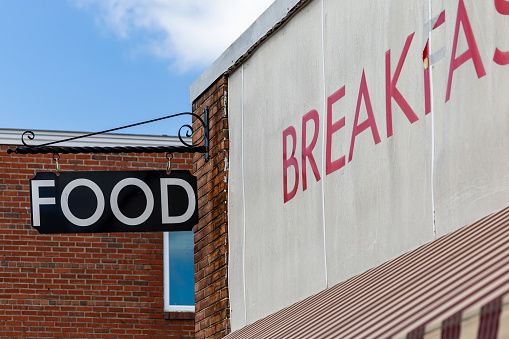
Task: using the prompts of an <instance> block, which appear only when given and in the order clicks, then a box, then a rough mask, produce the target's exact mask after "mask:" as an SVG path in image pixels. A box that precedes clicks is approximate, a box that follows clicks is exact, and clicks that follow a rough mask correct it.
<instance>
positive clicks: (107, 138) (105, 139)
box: [0, 129, 191, 147]
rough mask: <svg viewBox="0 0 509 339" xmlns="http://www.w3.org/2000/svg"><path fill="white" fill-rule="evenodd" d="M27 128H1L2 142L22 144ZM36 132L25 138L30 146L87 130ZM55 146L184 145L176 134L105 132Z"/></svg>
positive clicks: (188, 139) (75, 135) (189, 140)
mask: <svg viewBox="0 0 509 339" xmlns="http://www.w3.org/2000/svg"><path fill="white" fill-rule="evenodd" d="M23 132H25V130H21V129H0V144H2V145H13V146H18V145H19V146H21V145H23V144H22V142H21V136H22V135H23ZM32 132H33V133H34V134H35V139H34V140H29V139H28V138H25V142H26V143H27V144H28V145H30V146H36V145H41V144H45V143H48V142H55V141H59V140H64V139H69V138H74V137H78V136H82V135H86V134H88V133H86V132H64V131H45V130H32ZM183 140H184V141H185V142H187V143H188V144H191V138H183ZM55 146H68V147H84V146H96V147H113V146H182V143H181V142H180V140H179V138H178V137H175V136H171V137H169V136H154V135H139V134H114V133H105V134H97V135H94V136H90V137H86V138H83V139H77V140H73V141H67V142H62V143H57V144H55Z"/></svg>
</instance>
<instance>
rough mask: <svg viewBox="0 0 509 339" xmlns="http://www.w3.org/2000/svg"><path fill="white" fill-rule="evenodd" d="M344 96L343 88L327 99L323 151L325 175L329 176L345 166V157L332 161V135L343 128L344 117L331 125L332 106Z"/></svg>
mask: <svg viewBox="0 0 509 339" xmlns="http://www.w3.org/2000/svg"><path fill="white" fill-rule="evenodd" d="M344 96H345V86H343V87H341V88H340V89H339V90H338V91H336V92H334V94H332V95H331V96H330V97H328V98H327V146H326V149H325V174H326V175H329V174H331V173H332V172H334V171H337V170H338V169H340V168H341V167H343V166H345V156H344V155H343V156H342V157H341V158H339V159H336V160H334V161H332V159H331V158H332V155H331V152H332V134H334V132H337V131H339V130H340V129H341V128H343V127H345V117H342V118H341V119H339V120H338V121H336V122H335V123H332V105H333V104H334V103H335V102H336V101H338V100H339V99H341V98H342V97H344Z"/></svg>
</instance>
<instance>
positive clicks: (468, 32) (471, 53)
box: [445, 0, 486, 102]
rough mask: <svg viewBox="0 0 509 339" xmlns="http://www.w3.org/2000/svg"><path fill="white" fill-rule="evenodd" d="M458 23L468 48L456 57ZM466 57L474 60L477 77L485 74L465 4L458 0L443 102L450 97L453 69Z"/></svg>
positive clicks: (463, 61)
mask: <svg viewBox="0 0 509 339" xmlns="http://www.w3.org/2000/svg"><path fill="white" fill-rule="evenodd" d="M460 23H461V25H462V26H463V31H464V32H465V37H466V39H467V43H468V50H466V51H465V52H464V53H463V54H461V55H460V56H459V57H458V58H456V47H457V45H458V35H459V29H460ZM468 59H472V61H473V62H474V67H475V71H476V72H477V78H481V77H483V76H485V75H486V71H485V70H484V66H483V64H482V60H481V55H480V54H479V50H478V49H477V43H476V42H475V37H474V32H473V31H472V26H470V21H469V20H468V15H467V10H466V8H465V4H464V2H463V0H459V4H458V16H457V17H456V29H455V30H454V41H453V44H452V54H451V66H450V67H449V79H448V80H447V94H446V95H445V102H447V101H449V98H450V97H451V85H452V75H453V73H454V71H455V70H456V69H457V68H458V67H460V66H461V65H462V64H463V63H465V62H466V61H467V60H468Z"/></svg>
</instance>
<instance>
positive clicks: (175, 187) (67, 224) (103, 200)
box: [30, 171, 198, 234]
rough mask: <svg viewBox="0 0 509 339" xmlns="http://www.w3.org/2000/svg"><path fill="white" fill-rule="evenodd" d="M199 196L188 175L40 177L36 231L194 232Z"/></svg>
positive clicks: (34, 204)
mask: <svg viewBox="0 0 509 339" xmlns="http://www.w3.org/2000/svg"><path fill="white" fill-rule="evenodd" d="M196 192H197V191H196V178H195V177H194V176H192V175H191V174H190V173H189V172H188V171H171V173H170V174H167V173H166V171H139V172H138V171H136V172H135V171H132V172H131V171H129V172H108V171H104V172H61V173H60V175H56V174H55V173H48V172H44V173H37V174H36V176H35V177H34V178H33V179H31V180H30V202H31V208H32V226H33V227H35V228H36V229H37V230H38V231H39V233H42V234H48V233H105V232H160V231H190V230H192V229H193V226H194V225H196V224H197V223H198V208H197V205H198V204H197V194H196Z"/></svg>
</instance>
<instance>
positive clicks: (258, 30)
mask: <svg viewBox="0 0 509 339" xmlns="http://www.w3.org/2000/svg"><path fill="white" fill-rule="evenodd" d="M299 2H301V3H302V2H304V3H307V2H309V0H308V1H302V0H276V1H274V3H273V4H272V5H270V6H269V8H267V9H266V10H265V12H263V13H262V15H260V17H258V19H256V21H255V22H253V24H252V25H251V26H249V28H248V29H247V30H246V31H245V32H244V33H242V34H241V35H240V37H238V38H237V40H235V41H234V42H233V43H232V44H231V45H230V47H228V48H227V49H226V50H225V51H224V52H223V53H222V54H221V55H220V56H219V58H217V59H216V60H215V61H214V62H213V63H212V65H210V66H209V67H208V68H207V69H206V70H205V72H203V73H202V74H201V75H200V76H199V77H198V79H196V80H195V81H194V82H193V83H192V84H191V86H190V87H189V98H190V102H191V103H192V102H193V101H194V100H196V99H197V98H198V97H199V96H200V95H201V94H202V93H203V92H205V90H207V88H209V86H210V85H212V84H213V83H214V82H215V81H216V80H217V79H218V78H219V77H220V76H221V75H223V74H224V73H225V72H227V71H229V70H230V71H231V70H232V69H231V68H232V66H234V65H236V64H237V61H238V60H239V59H244V58H243V56H245V55H246V54H250V53H252V48H253V47H256V46H257V45H258V44H259V43H260V42H261V41H263V40H264V38H265V37H266V36H267V34H268V33H269V32H271V30H272V29H273V28H274V27H279V26H281V24H282V23H283V22H285V21H286V20H288V19H289V17H290V16H291V15H289V14H290V13H292V12H293V9H294V7H296V6H297V5H298V4H299Z"/></svg>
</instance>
